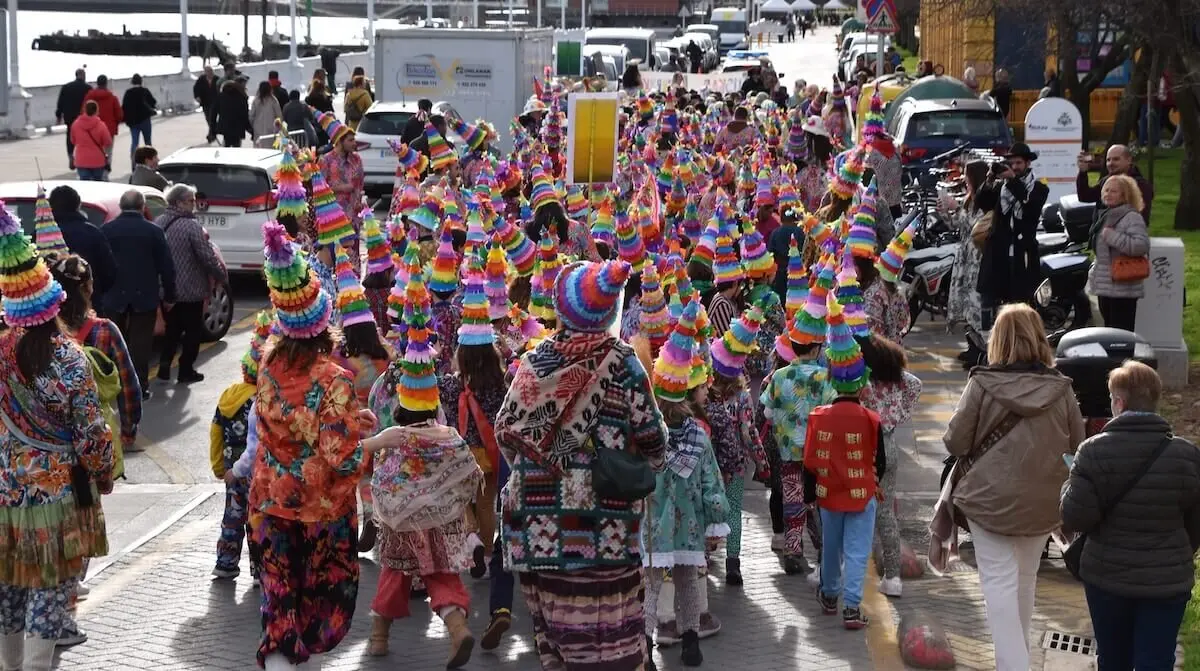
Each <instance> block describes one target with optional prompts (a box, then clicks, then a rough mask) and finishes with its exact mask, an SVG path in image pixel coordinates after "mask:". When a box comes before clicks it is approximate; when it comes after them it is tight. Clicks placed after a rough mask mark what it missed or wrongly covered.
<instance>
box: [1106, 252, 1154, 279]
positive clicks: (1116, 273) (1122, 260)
mask: <svg viewBox="0 0 1200 671" xmlns="http://www.w3.org/2000/svg"><path fill="white" fill-rule="evenodd" d="M1109 275H1110V276H1111V277H1112V281H1113V282H1141V281H1142V280H1144V279H1146V278H1147V277H1150V259H1149V258H1147V257H1145V256H1124V255H1121V256H1116V257H1113V260H1112V265H1111V266H1110V270H1109Z"/></svg>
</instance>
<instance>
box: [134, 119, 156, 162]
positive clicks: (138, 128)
mask: <svg viewBox="0 0 1200 671" xmlns="http://www.w3.org/2000/svg"><path fill="white" fill-rule="evenodd" d="M150 129H151V125H150V119H146V120H145V121H143V122H141V123H139V124H136V125H133V126H130V127H129V143H130V144H129V160H130V161H131V162H132V161H133V152H134V151H135V150H136V149H137V148H138V137H139V136H140V137H141V138H142V139H144V140H145V142H144V143H143V144H152V143H151V142H150Z"/></svg>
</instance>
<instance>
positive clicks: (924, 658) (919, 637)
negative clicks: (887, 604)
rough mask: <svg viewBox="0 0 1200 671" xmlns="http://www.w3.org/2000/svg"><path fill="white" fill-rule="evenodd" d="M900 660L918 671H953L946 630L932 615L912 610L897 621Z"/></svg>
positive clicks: (953, 663) (953, 664)
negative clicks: (945, 670) (930, 670)
mask: <svg viewBox="0 0 1200 671" xmlns="http://www.w3.org/2000/svg"><path fill="white" fill-rule="evenodd" d="M898 634H899V639H900V657H901V659H903V660H904V663H905V664H907V665H909V666H912V667H916V668H918V669H953V668H954V667H955V661H954V650H952V649H951V648H950V639H949V638H947V637H946V630H945V629H944V628H943V627H942V624H941V622H939V621H938V619H937V617H935V616H934V615H933V614H932V613H929V612H927V611H923V610H915V611H913V612H911V613H906V614H904V615H902V616H901V617H900V630H899V632H898Z"/></svg>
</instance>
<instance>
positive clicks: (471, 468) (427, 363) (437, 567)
mask: <svg viewBox="0 0 1200 671" xmlns="http://www.w3.org/2000/svg"><path fill="white" fill-rule="evenodd" d="M416 276H417V280H416V281H418V282H420V273H419V272H418V273H416ZM411 282H412V278H410V283H411ZM412 289H413V292H412V293H410V294H409V295H410V296H414V297H419V296H424V297H425V300H419V301H418V302H416V303H413V304H411V305H410V310H409V311H408V313H407V314H406V316H405V317H406V326H407V331H406V333H407V339H408V344H407V347H405V350H404V359H403V361H402V362H401V363H400V368H401V370H402V371H403V372H402V374H401V375H400V378H399V380H398V383H397V385H396V401H395V410H394V411H393V414H392V417H391V418H390V419H389V422H394V424H393V425H392V426H390V427H389V428H387V429H384V430H383V432H382V433H380V434H379V435H377V436H375V437H374V438H370V439H367V440H365V441H363V447H364V449H366V450H367V451H369V452H373V453H376V456H375V462H376V463H375V468H374V475H373V476H372V479H371V486H372V489H373V490H374V498H375V502H376V504H375V505H376V508H375V515H376V517H377V518H378V520H379V523H380V531H379V535H380V538H379V546H380V550H379V559H380V564H381V568H380V574H379V587H378V591H377V592H376V594H375V598H374V599H373V600H372V602H371V611H372V612H373V613H374V615H373V616H372V619H371V637H370V642H369V644H368V648H367V652H368V654H370V655H373V656H382V655H386V654H387V652H388V633H389V631H390V629H391V625H392V621H393V620H395V619H397V618H404V617H408V616H409V615H410V612H409V606H408V601H409V592H410V590H411V588H412V580H413V579H412V576H414V575H415V576H420V578H421V581H422V582H423V583H424V585H425V588H426V590H427V592H428V594H429V598H430V601H429V606H430V608H431V609H432V610H433V612H434V613H436V614H437V615H438V616H439V617H440V618H441V619H442V621H443V622H445V624H446V629H447V630H448V631H449V632H450V655H449V657H448V659H447V660H446V668H448V669H457V668H459V667H461V666H463V665H464V664H466V663H467V662H468V661H470V659H471V651H472V649H473V648H474V645H475V638H474V636H472V635H471V631H470V630H469V629H468V628H467V613H469V612H470V608H471V599H470V595H469V594H468V593H467V590H466V587H464V585H463V583H462V580H461V579H460V578H459V576H458V574H459V572H460V571H462V570H463V569H464V568H466V567H467V566H468V565H469V564H470V559H469V553H468V549H469V547H470V546H469V545H468V543H467V528H466V525H465V523H464V515H463V513H464V512H465V510H466V507H467V505H468V503H469V501H470V500H471V498H472V496H474V494H475V492H476V491H477V490H478V489H479V481H480V477H481V476H480V472H479V466H478V465H476V463H475V459H474V458H473V457H472V456H471V451H470V450H469V449H468V446H467V443H466V442H464V441H463V439H462V436H460V435H459V433H458V432H457V431H456V430H455V429H454V428H453V427H450V426H445V425H443V424H440V423H438V421H437V417H438V380H437V376H436V375H435V374H434V370H433V349H432V348H431V346H430V336H431V332H430V328H429V327H430V324H429V302H428V300H427V294H425V293H424V292H422V291H420V290H419V289H417V288H415V287H413V288H412Z"/></svg>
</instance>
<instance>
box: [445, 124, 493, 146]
mask: <svg viewBox="0 0 1200 671" xmlns="http://www.w3.org/2000/svg"><path fill="white" fill-rule="evenodd" d="M450 128H451V129H452V130H453V131H454V132H455V133H456V134H457V135H458V136H459V137H461V138H462V139H463V143H464V144H466V145H467V149H469V150H471V151H478V150H479V148H480V147H482V146H483V145H484V143H485V142H487V139H488V135H487V131H486V130H484V127H483V126H482V125H479V124H478V122H476V123H475V124H469V123H467V122H466V121H465V120H463V119H462V118H461V117H457V116H455V117H453V118H451V119H450Z"/></svg>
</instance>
